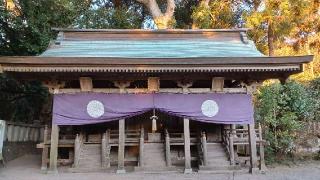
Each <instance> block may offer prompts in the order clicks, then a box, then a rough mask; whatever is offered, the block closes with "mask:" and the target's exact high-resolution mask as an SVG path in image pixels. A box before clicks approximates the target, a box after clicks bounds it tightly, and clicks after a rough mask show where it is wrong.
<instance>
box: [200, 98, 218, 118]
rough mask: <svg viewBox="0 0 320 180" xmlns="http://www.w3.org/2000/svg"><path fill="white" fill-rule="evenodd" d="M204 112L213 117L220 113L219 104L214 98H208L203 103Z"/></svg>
mask: <svg viewBox="0 0 320 180" xmlns="http://www.w3.org/2000/svg"><path fill="white" fill-rule="evenodd" d="M201 111H202V114H203V115H205V116H207V117H213V116H215V115H217V114H218V112H219V106H218V104H217V103H216V102H215V101H214V100H206V101H204V102H203V103H202V105H201Z"/></svg>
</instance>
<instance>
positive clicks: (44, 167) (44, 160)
mask: <svg viewBox="0 0 320 180" xmlns="http://www.w3.org/2000/svg"><path fill="white" fill-rule="evenodd" d="M29 130H30V128H28V131H27V132H29ZM47 141H48V126H45V128H44V132H43V149H42V160H41V170H42V171H46V170H47V164H48V161H47V160H48V153H49V149H48V147H47V145H46V144H47V143H48V142H47Z"/></svg>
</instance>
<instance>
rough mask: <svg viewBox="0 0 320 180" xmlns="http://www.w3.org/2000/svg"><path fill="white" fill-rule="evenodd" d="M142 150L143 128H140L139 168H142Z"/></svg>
mask: <svg viewBox="0 0 320 180" xmlns="http://www.w3.org/2000/svg"><path fill="white" fill-rule="evenodd" d="M143 149H144V128H143V127H141V130H140V140H139V166H140V167H142V166H143V163H144V162H143V151H144V150H143Z"/></svg>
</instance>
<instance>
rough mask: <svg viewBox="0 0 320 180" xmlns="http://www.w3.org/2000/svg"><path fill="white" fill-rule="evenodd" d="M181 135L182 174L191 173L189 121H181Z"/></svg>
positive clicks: (185, 119)
mask: <svg viewBox="0 0 320 180" xmlns="http://www.w3.org/2000/svg"><path fill="white" fill-rule="evenodd" d="M183 134H184V157H185V168H184V173H185V174H189V173H192V169H191V150H190V128H189V119H187V118H184V119H183Z"/></svg>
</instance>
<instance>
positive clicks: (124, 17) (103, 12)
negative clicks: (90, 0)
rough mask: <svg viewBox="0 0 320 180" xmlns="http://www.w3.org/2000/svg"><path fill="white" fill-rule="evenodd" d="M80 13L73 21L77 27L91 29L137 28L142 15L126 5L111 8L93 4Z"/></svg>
mask: <svg viewBox="0 0 320 180" xmlns="http://www.w3.org/2000/svg"><path fill="white" fill-rule="evenodd" d="M93 7H94V8H90V9H88V10H87V11H85V12H84V13H83V14H81V15H80V16H79V17H78V18H77V19H76V20H75V22H74V23H73V25H74V26H75V27H78V28H89V29H90V28H93V29H103V28H105V29H139V28H140V27H141V25H142V21H143V17H142V16H141V14H140V13H139V12H137V11H135V9H132V8H131V9H129V8H127V7H126V6H123V7H119V8H113V7H108V6H95V5H94V4H93Z"/></svg>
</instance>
